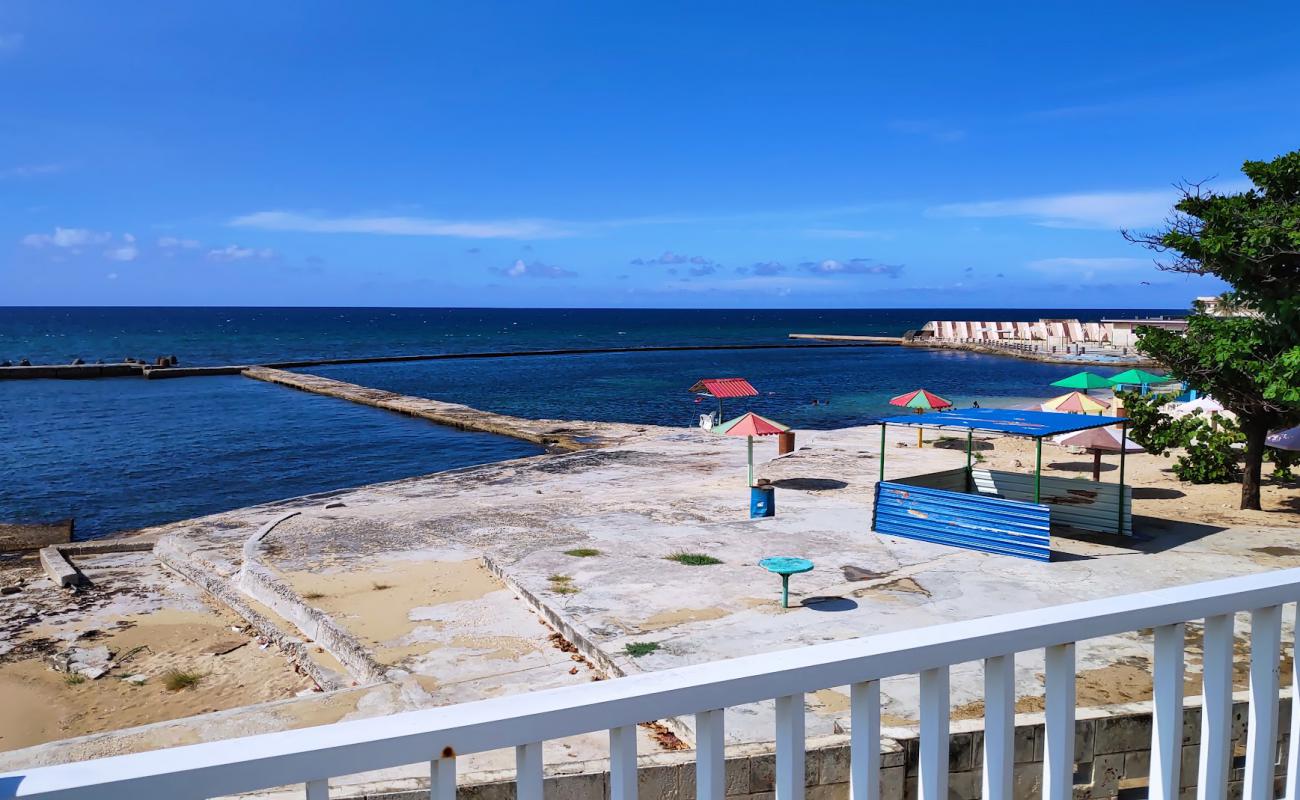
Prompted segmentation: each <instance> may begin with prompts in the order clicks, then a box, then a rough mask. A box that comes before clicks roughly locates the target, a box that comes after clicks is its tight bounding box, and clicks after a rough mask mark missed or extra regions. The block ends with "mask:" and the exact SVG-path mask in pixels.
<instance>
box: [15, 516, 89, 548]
mask: <svg viewBox="0 0 1300 800" xmlns="http://www.w3.org/2000/svg"><path fill="white" fill-rule="evenodd" d="M72 525H73V523H72V520H70V519H65V520H61V521H59V522H33V523H25V522H14V523H0V552H5V551H8V550H40V549H41V548H42V547H48V546H49V545H52V544H67V543H68V542H71V541H72Z"/></svg>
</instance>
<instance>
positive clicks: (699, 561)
mask: <svg viewBox="0 0 1300 800" xmlns="http://www.w3.org/2000/svg"><path fill="white" fill-rule="evenodd" d="M664 558H666V559H668V560H669V561H676V562H677V563H678V564H685V565H686V566H688V567H708V566H712V565H713V564H721V563H722V561H721V559H717V558H714V557H713V556H709V555H705V554H704V553H673V554H672V555H669V556H664Z"/></svg>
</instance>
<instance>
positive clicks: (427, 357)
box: [0, 335, 902, 380]
mask: <svg viewBox="0 0 1300 800" xmlns="http://www.w3.org/2000/svg"><path fill="white" fill-rule="evenodd" d="M791 338H800V335H792V337H791ZM803 338H810V339H816V338H820V337H817V336H806V337H803ZM901 341H902V340H901V339H899V338H898V337H892V336H867V337H846V341H841V342H834V343H823V344H785V343H755V344H687V345H653V346H648V347H585V348H565V349H552V350H503V351H496V352H479V353H416V354H413V355H397V356H356V357H353V358H311V359H299V360H297V361H271V362H267V363H265V364H260V365H252V364H224V365H217V366H197V367H178V366H155V365H152V364H144V363H140V362H121V363H112V364H35V365H30V366H10V367H0V380H5V379H8V380H20V379H24V378H26V379H29V380H30V379H36V378H60V379H84V378H126V377H145V378H195V377H200V376H204V375H238V374H240V373H241V372H243V371H244V370H247V369H251V368H252V367H253V366H261V367H269V368H271V369H298V368H301V367H326V366H331V365H338V364H386V363H400V362H405V361H452V360H459V359H470V358H526V357H530V356H531V357H537V356H582V355H607V354H611V353H674V352H689V351H697V350H793V349H799V348H804V349H816V348H823V349H824V348H834V347H872V346H877V347H878V346H882V345H891V344H899V343H901Z"/></svg>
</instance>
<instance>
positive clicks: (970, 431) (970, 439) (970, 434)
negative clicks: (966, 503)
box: [966, 428, 975, 492]
mask: <svg viewBox="0 0 1300 800" xmlns="http://www.w3.org/2000/svg"><path fill="white" fill-rule="evenodd" d="M974 441H975V429H974V428H967V429H966V491H968V492H969V491H970V490H971V484H972V482H973V479H974V476H973V475H972V474H971V446H972V445H973V444H974Z"/></svg>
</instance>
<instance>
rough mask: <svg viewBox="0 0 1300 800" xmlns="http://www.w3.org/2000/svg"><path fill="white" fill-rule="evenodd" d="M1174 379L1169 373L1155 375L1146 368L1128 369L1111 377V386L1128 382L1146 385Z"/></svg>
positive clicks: (1128, 383)
mask: <svg viewBox="0 0 1300 800" xmlns="http://www.w3.org/2000/svg"><path fill="white" fill-rule="evenodd" d="M1172 380H1173V378H1170V377H1169V376H1168V375H1153V374H1151V373H1150V372H1147V371H1146V370H1144V369H1128V370H1124V371H1123V372H1121V373H1120V374H1118V375H1112V376H1111V377H1110V385H1111V386H1119V385H1121V384H1126V385H1129V386H1146V385H1149V384H1152V383H1169V382H1171V381H1172Z"/></svg>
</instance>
